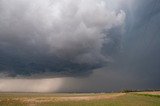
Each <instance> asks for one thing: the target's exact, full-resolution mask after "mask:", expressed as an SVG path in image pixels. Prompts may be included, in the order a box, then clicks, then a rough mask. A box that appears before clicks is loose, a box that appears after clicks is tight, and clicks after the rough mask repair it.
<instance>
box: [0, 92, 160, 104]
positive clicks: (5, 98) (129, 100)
mask: <svg viewBox="0 0 160 106" xmlns="http://www.w3.org/2000/svg"><path fill="white" fill-rule="evenodd" d="M0 106H160V92H137V93H97V94H94V93H90V94H83V93H82V94H56V93H55V94H54V93H53V94H52V93H45V94H43V93H0Z"/></svg>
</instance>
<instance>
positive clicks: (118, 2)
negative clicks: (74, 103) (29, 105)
mask: <svg viewBox="0 0 160 106" xmlns="http://www.w3.org/2000/svg"><path fill="white" fill-rule="evenodd" d="M1 1H2V0H1ZM5 1H7V0H4V1H3V3H5V5H3V6H2V4H3V3H2V2H1V9H0V11H1V12H0V14H2V13H3V15H0V22H1V24H0V34H1V36H0V41H1V42H0V45H1V46H0V50H1V52H0V54H1V55H0V57H1V58H0V59H1V60H3V61H0V62H1V64H0V68H1V70H4V69H5V70H4V71H3V73H1V74H0V77H1V78H4V79H0V91H23V92H24V91H26V92H29V91H35V92H52V91H54V92H104V91H119V90H122V89H160V80H159V79H160V77H159V76H160V55H159V54H160V46H159V45H160V35H159V34H160V30H159V29H160V0H111V1H109V0H106V1H105V0H104V1H105V3H106V5H107V7H108V8H107V9H106V8H105V9H104V7H105V5H104V4H105V3H104V2H102V3H100V2H99V1H101V0H84V1H83V0H82V1H83V2H85V1H87V4H88V3H89V5H87V4H86V3H84V4H85V5H84V4H83V3H82V4H81V5H83V6H81V5H79V7H81V8H82V10H81V12H82V13H83V14H82V13H81V17H80V16H79V15H78V16H77V15H75V14H77V11H79V9H78V10H77V7H76V5H77V4H79V3H80V2H77V1H74V0H73V1H74V2H73V1H72V0H66V1H67V2H68V1H69V2H68V3H69V4H66V2H60V1H59V0H55V1H53V2H52V3H53V4H54V3H58V4H57V6H54V9H53V10H56V12H55V14H50V15H51V16H50V15H48V16H45V15H44V14H46V13H47V14H48V11H50V9H49V8H48V9H47V10H46V7H48V6H47V5H48V4H47V2H43V0H38V1H37V2H36V0H35V1H34V2H35V4H37V3H38V5H39V6H40V5H43V6H42V7H43V9H41V8H38V10H39V9H40V10H39V11H38V12H37V10H36V11H34V9H36V8H37V6H35V5H32V6H31V7H32V8H30V9H28V5H27V6H26V4H28V3H29V2H28V1H27V0H26V1H25V0H22V1H23V2H20V0H19V1H18V0H17V1H18V2H19V3H18V2H15V0H14V2H12V3H13V4H14V3H15V6H16V7H17V5H19V6H20V5H21V7H19V6H18V7H19V8H21V9H16V8H15V9H13V7H12V6H14V5H13V4H12V3H7V2H8V1H7V2H5ZM24 1H25V2H24ZM39 1H40V2H39ZM62 1H65V0H62ZM102 1H103V0H102ZM39 3H40V4H39ZM52 3H51V4H52ZM97 3H98V4H99V3H100V4H101V5H99V6H100V7H102V8H100V7H99V8H98V9H96V6H95V4H97ZM10 4H12V6H9V5H10ZM22 4H23V5H22ZM31 4H32V3H31ZM33 4H34V3H33ZM51 4H50V5H51ZM62 4H63V8H64V6H66V7H65V8H64V9H63V8H62V7H61V5H62ZM90 4H92V6H91V5H90ZM5 6H7V7H5ZM39 6H38V7H39ZM45 6H46V7H45ZM103 6H104V7H103ZM8 7H10V8H8ZM40 7H41V6H40ZM67 7H70V8H67ZM6 8H7V9H8V10H7V9H6ZM59 8H62V9H60V10H61V11H57V9H58V10H59ZM3 9H5V11H3ZM9 9H10V10H12V12H10V10H9ZM121 9H122V10H123V11H120V10H121ZM13 10H14V11H16V12H13ZM17 10H19V11H18V12H17ZM30 10H32V12H31V11H30ZM42 10H43V11H42ZM45 10H46V11H45ZM51 10H52V9H51ZM71 10H72V11H71ZM73 10H75V11H73ZM93 10H94V11H93ZM24 11H27V12H26V13H28V15H27V16H28V17H26V18H21V17H24ZM28 11H29V12H28ZM68 11H70V12H68ZM61 12H62V13H65V15H63V17H62V20H59V21H58V20H57V21H55V19H57V18H58V19H59V17H57V16H59V15H58V14H59V13H61ZM66 12H67V13H66ZM105 12H106V13H107V14H108V15H107V16H106V15H105ZM117 12H118V13H117ZM11 13H12V14H11ZM16 13H18V14H16ZM19 13H21V14H19ZM110 13H111V14H112V15H111V14H110ZM5 14H6V15H7V18H4V17H2V16H5ZM9 14H10V15H9ZM41 14H43V15H41ZM118 14H119V15H118ZM52 15H53V16H52ZM41 16H43V17H41ZM97 16H99V17H97ZM9 17H11V18H9ZM15 17H17V18H15ZM18 17H20V19H21V23H20V22H19V21H18V23H17V21H16V20H19V19H18ZM52 17H54V18H55V19H53V20H52ZM64 17H67V18H65V19H64ZM70 17H71V19H72V20H70ZM102 17H104V18H102ZM125 17H126V18H125ZM50 18H51V19H50ZM7 19H8V20H12V22H14V23H12V24H13V25H12V24H9V23H8V20H7ZM22 19H24V20H22ZM26 19H27V20H26ZM2 20H3V21H2ZM4 20H7V21H4ZM118 20H119V21H118ZM120 20H121V21H120ZM124 20H125V28H124V26H122V24H123V23H124ZM52 21H53V22H52ZM117 21H118V22H117ZM9 22H11V21H9ZM43 22H44V23H43ZM2 23H3V25H2ZM15 23H17V24H15ZM50 23H54V24H53V25H51V24H50ZM79 23H83V24H81V25H79ZM116 23H119V24H118V25H117V24H116ZM4 25H5V26H4ZM14 25H16V27H15V26H14ZM57 25H58V26H57ZM68 25H69V26H70V27H66V26H68ZM84 25H86V27H84ZM13 26H14V27H13ZM37 26H38V27H37ZM92 26H94V27H93V28H92ZM104 26H105V27H104ZM77 27H78V32H77V30H76V29H77ZM48 28H49V29H48ZM61 28H62V29H61ZM70 28H71V29H70ZM72 28H73V29H74V30H73V29H72ZM88 28H89V29H88ZM90 28H91V29H90ZM108 28H109V29H108ZM52 29H54V30H52ZM54 31H55V32H54ZM58 31H59V32H58ZM99 31H100V32H102V33H100V32H99ZM2 32H3V34H2ZM4 32H5V33H4ZM60 32H61V33H60ZM99 33H100V34H99ZM101 34H102V35H101ZM11 35H13V36H11ZM20 35H25V36H20ZM43 35H45V36H43ZM54 35H55V36H54ZM57 35H58V36H57ZM64 35H67V36H64ZM120 35H121V36H120ZM52 37H53V38H52ZM56 37H58V38H56ZM47 38H49V39H47ZM71 38H72V39H71ZM76 38H77V39H76ZM99 38H105V39H99ZM28 41H30V43H28ZM83 45H85V46H83ZM95 62H97V63H95ZM24 67H25V68H24ZM59 67H60V68H59ZM97 67H103V68H100V69H95V68H97ZM17 69H18V70H17ZM27 69H29V70H32V71H30V72H28V70H27ZM71 69H72V70H71ZM92 69H95V70H92ZM19 70H23V71H19ZM24 70H27V71H24ZM44 70H45V71H44ZM57 70H60V71H57ZM86 70H87V71H86ZM88 70H90V71H88ZM42 72H44V73H45V74H46V76H47V77H49V76H52V74H51V73H50V72H54V75H55V73H56V72H58V73H59V74H60V75H61V76H60V78H58V79H57V78H56V79H54V78H53V79H41V76H39V74H40V73H42ZM91 72H92V74H91ZM8 73H9V74H10V75H12V76H14V75H15V73H16V74H17V75H18V74H19V75H22V73H23V74H24V75H31V74H38V75H37V77H38V78H40V79H6V76H7V75H8ZM47 73H48V74H47ZM82 73H83V74H82ZM56 74H57V73H56ZM67 74H68V75H75V74H76V75H77V77H75V76H74V77H69V78H65V77H62V76H64V75H67ZM81 75H90V76H87V77H78V76H81ZM28 85H30V86H29V87H28Z"/></svg>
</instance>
